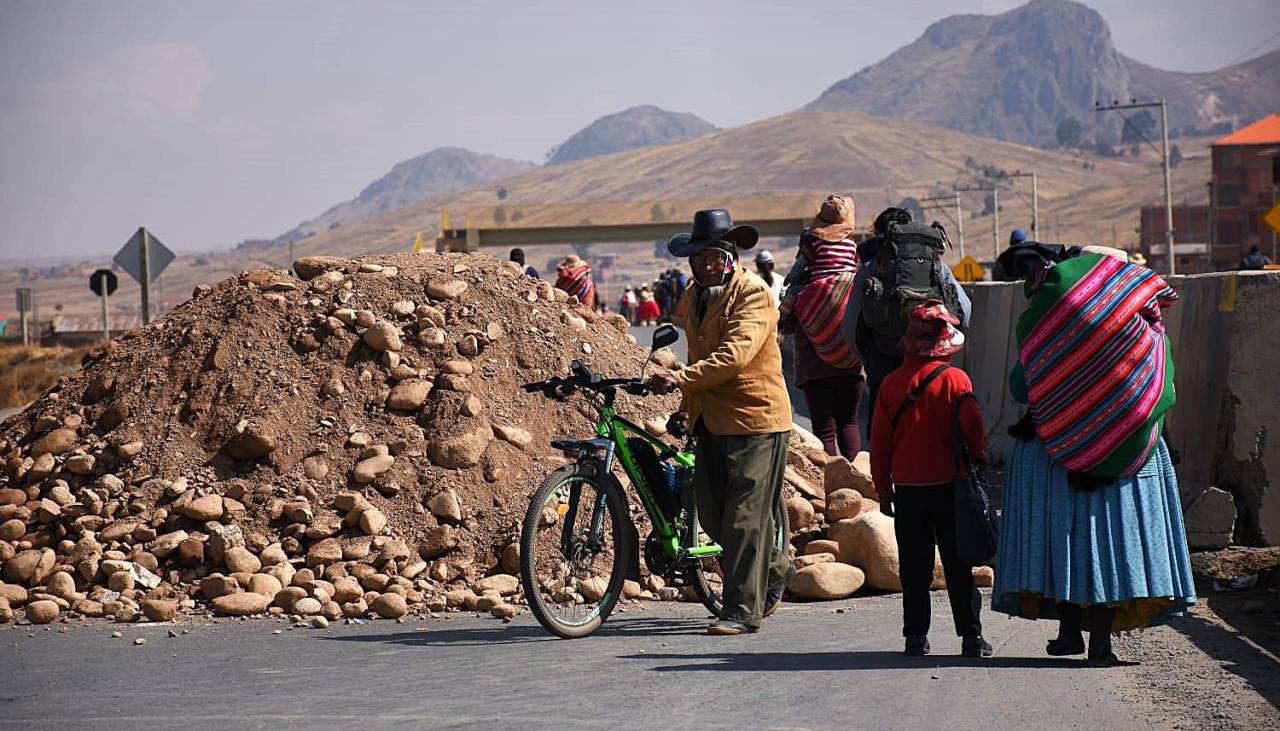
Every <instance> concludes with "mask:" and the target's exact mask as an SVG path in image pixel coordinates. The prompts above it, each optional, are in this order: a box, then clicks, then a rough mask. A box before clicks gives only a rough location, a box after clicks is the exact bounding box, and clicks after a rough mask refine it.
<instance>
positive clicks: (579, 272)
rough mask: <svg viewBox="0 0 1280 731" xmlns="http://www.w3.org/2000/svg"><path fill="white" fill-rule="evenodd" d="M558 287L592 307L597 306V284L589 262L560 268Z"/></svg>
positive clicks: (557, 279)
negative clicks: (592, 279) (573, 266)
mask: <svg viewBox="0 0 1280 731" xmlns="http://www.w3.org/2000/svg"><path fill="white" fill-rule="evenodd" d="M556 289H562V290H564V291H566V292H568V293H569V294H571V295H573V296H574V297H577V298H578V301H579V302H581V303H582V304H584V305H586V306H587V307H589V308H591V309H595V306H596V285H595V282H593V281H591V267H590V266H589V265H587V264H582V265H579V266H577V267H575V268H573V269H559V270H557V276H556Z"/></svg>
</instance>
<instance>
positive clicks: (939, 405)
mask: <svg viewBox="0 0 1280 731" xmlns="http://www.w3.org/2000/svg"><path fill="white" fill-rule="evenodd" d="M959 325H960V319H959V318H958V317H956V316H955V315H953V314H951V312H950V311H949V310H948V309H947V307H946V305H944V304H943V303H942V301H941V300H937V299H929V300H925V301H924V302H922V303H921V304H919V305H917V306H916V307H915V308H914V309H912V311H911V314H910V316H909V318H908V322H907V331H906V333H905V334H904V335H903V337H902V341H901V343H900V345H899V349H900V350H901V352H902V353H903V361H902V365H901V366H900V367H899V368H898V369H896V370H895V371H893V372H892V373H890V374H889V375H888V376H887V377H886V378H885V379H884V383H883V385H882V387H881V393H880V398H879V399H878V400H877V401H876V413H875V417H874V418H873V419H872V420H871V478H872V481H873V482H874V484H875V489H876V494H877V495H879V496H880V512H882V513H884V514H885V515H888V516H890V517H894V533H895V535H896V536H897V541H898V577H899V579H900V580H901V582H902V634H903V637H905V638H906V642H905V649H904V652H905V653H906V654H908V655H927V654H929V637H928V635H929V621H930V614H931V613H932V610H931V609H930V606H929V586H930V584H932V583H933V563H934V558H933V557H934V549H935V548H936V549H937V551H938V553H940V554H941V555H942V568H943V571H944V573H945V574H946V578H947V596H948V598H949V599H950V600H951V616H952V619H953V621H954V622H955V629H956V634H957V635H958V636H960V637H961V638H963V639H962V641H961V654H962V655H963V656H965V657H989V656H990V655H991V653H992V650H991V645H990V643H988V642H987V641H986V640H985V639H983V637H982V622H981V619H980V616H979V615H980V612H981V607H982V595H981V594H980V593H979V592H978V587H977V583H976V582H975V581H974V578H973V566H972V565H970V564H967V563H965V562H964V561H963V560H962V559H961V558H960V557H959V555H958V553H957V547H956V508H955V502H956V501H955V492H954V490H955V481H956V479H957V478H958V477H961V476H963V475H962V473H961V468H960V466H959V464H958V460H957V455H956V453H955V450H953V449H952V445H953V444H955V443H956V435H955V430H956V429H958V430H959V432H960V435H959V436H960V439H961V441H962V444H963V445H964V448H965V450H966V451H967V453H968V454H969V455H972V457H973V459H974V460H975V461H976V462H978V463H980V464H984V463H985V460H986V457H985V452H986V449H987V430H986V427H985V426H983V423H982V411H981V410H980V409H979V408H978V402H977V401H976V400H975V399H974V398H973V384H972V383H971V382H970V380H969V376H968V375H967V374H966V373H965V372H964V371H962V370H960V369H959V368H956V367H954V366H952V365H950V360H951V356H952V354H954V353H956V352H958V351H959V350H960V349H961V348H962V347H964V333H962V332H960V331H959V330H958V329H957V327H958V326H959Z"/></svg>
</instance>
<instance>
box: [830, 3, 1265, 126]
mask: <svg viewBox="0 0 1280 731" xmlns="http://www.w3.org/2000/svg"><path fill="white" fill-rule="evenodd" d="M1278 56H1280V52H1274V53H1271V54H1268V55H1267V56H1263V57H1261V58H1258V59H1254V60H1253V61H1248V62H1245V63H1243V64H1239V65H1237V66H1233V67H1230V68H1227V69H1221V70H1219V71H1215V72H1212V73H1202V74H1188V73H1178V72H1172V71H1163V70H1160V69H1155V68H1152V67H1150V66H1146V65H1144V64H1141V63H1139V62H1137V61H1134V60H1133V59H1131V58H1128V57H1127V56H1125V55H1123V54H1121V53H1120V52H1119V51H1117V50H1116V48H1115V46H1114V44H1113V43H1112V38H1111V29H1110V26H1108V24H1107V22H1106V20H1105V19H1104V18H1103V17H1102V16H1101V15H1100V14H1099V13H1098V12H1097V11H1096V10H1094V9H1092V8H1090V7H1088V6H1086V5H1082V4H1080V3H1077V2H1070V1H1069V0H1035V1H1034V2H1031V3H1028V4H1027V5H1024V6H1022V7H1020V8H1016V9H1014V10H1011V11H1009V12H1007V13H1004V14H1001V15H994V16H987V15H957V16H952V17H949V18H945V19H943V20H941V21H938V22H937V23H934V24H933V25H931V26H930V27H929V28H928V30H926V31H925V33H924V35H923V36H921V37H920V38H919V39H918V40H917V41H915V42H914V43H912V44H910V45H908V46H906V47H904V48H901V49H899V50H897V51H895V52H894V53H893V54H891V55H890V56H889V57H888V58H886V59H884V60H883V61H880V62H879V63H876V64H874V65H872V66H868V67H867V68H865V69H863V70H861V71H859V72H858V73H856V74H854V75H853V76H850V77H849V78H847V79H844V80H843V81H840V82H837V83H836V84H835V85H833V86H832V87H830V88H829V89H827V90H826V91H825V92H823V94H822V95H821V96H820V97H818V99H817V100H815V101H814V102H813V103H812V104H810V105H809V106H810V108H812V109H848V110H856V111H861V112H864V113H868V114H874V115H876V116H882V117H893V118H898V119H910V120H912V121H916V122H923V123H926V124H933V125H937V126H940V127H948V128H951V129H956V130H961V131H965V132H971V133H973V134H979V135H984V136H988V137H995V138H998V139H1002V140H1009V141H1014V142H1023V143H1028V144H1035V145H1041V146H1051V145H1056V144H1058V136H1057V129H1058V125H1059V123H1060V122H1063V121H1064V120H1069V119H1074V120H1077V121H1078V122H1080V125H1081V129H1082V133H1083V134H1082V136H1083V138H1084V139H1086V140H1089V139H1092V138H1095V137H1098V138H1101V139H1107V140H1118V139H1119V125H1120V124H1121V122H1120V120H1119V118H1118V117H1117V116H1116V115H1114V114H1112V115H1099V114H1098V113H1097V112H1095V111H1094V109H1093V104H1094V102H1095V101H1098V100H1113V99H1123V100H1127V99H1131V98H1141V99H1150V98H1158V97H1161V96H1163V97H1166V98H1168V100H1169V105H1170V106H1169V114H1170V126H1171V127H1172V128H1173V129H1174V130H1178V131H1182V130H1184V129H1185V128H1195V130H1208V129H1211V128H1213V127H1214V126H1215V125H1224V124H1226V125H1229V124H1230V123H1232V122H1245V121H1250V120H1252V119H1254V118H1257V117H1258V116H1261V115H1262V114H1263V113H1265V112H1266V111H1270V110H1269V109H1264V107H1265V106H1266V105H1267V103H1268V102H1270V101H1271V100H1270V99H1264V98H1262V97H1263V96H1265V95H1260V94H1258V93H1257V91H1258V90H1259V89H1266V88H1271V89H1274V88H1277V86H1278V85H1280V65H1278V64H1277V63H1276V60H1277V57H1278ZM1188 131H1192V130H1188Z"/></svg>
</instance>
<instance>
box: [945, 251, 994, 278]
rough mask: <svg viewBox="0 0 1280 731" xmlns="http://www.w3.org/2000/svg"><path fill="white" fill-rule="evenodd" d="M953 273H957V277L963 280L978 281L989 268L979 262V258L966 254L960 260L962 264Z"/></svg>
mask: <svg viewBox="0 0 1280 731" xmlns="http://www.w3.org/2000/svg"><path fill="white" fill-rule="evenodd" d="M952 273H953V274H955V275H956V279H959V280H960V281H962V282H977V281H979V280H981V279H982V278H983V277H984V276H985V275H986V273H987V270H986V269H984V268H983V267H982V265H981V264H979V263H978V260H977V259H974V258H973V257H972V256H966V257H965V258H963V259H961V260H960V264H959V265H958V266H957V267H956V268H955V271H954V272H952Z"/></svg>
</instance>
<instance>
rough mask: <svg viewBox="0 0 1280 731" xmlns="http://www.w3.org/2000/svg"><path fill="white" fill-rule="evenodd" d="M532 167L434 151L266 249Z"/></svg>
mask: <svg viewBox="0 0 1280 731" xmlns="http://www.w3.org/2000/svg"><path fill="white" fill-rule="evenodd" d="M535 167H537V165H535V164H534V163H531V162H522V161H520V160H508V159H506V158H503V157H497V156H494V155H485V154H482V153H479V152H472V151H471V150H464V149H462V148H459V147H438V148H436V149H434V150H432V151H430V152H428V153H426V154H423V155H419V156H417V157H415V158H412V159H409V160H405V161H404V162H401V163H397V164H396V165H395V167H393V168H391V172H389V173H387V174H386V175H384V176H382V177H381V178H378V179H377V180H375V181H373V182H372V183H369V184H368V185H367V186H365V188H364V190H362V191H360V194H359V195H357V196H356V197H355V198H353V199H351V200H349V201H346V202H345V203H339V204H338V205H336V206H333V207H332V208H330V209H329V210H327V211H325V212H324V213H322V214H320V215H319V216H317V217H315V218H313V219H310V220H308V221H304V222H302V223H300V224H298V225H297V226H296V227H295V228H294V229H293V230H292V231H289V232H288V233H285V234H283V235H281V236H279V237H277V238H276V239H275V240H274V241H273V242H272V243H274V244H282V243H288V242H289V241H290V240H292V241H298V240H300V239H303V238H306V237H307V236H312V235H314V234H317V233H319V232H321V231H328V230H331V229H335V228H338V227H339V226H343V225H345V224H349V223H352V222H354V221H361V220H364V219H366V218H370V217H372V216H376V215H378V214H380V213H386V212H387V211H390V210H394V209H396V208H400V207H401V206H406V205H409V204H411V203H417V202H419V201H424V200H426V199H428V198H431V197H433V196H438V195H441V194H444V193H448V192H450V191H453V190H458V189H460V188H469V187H471V186H473V185H478V184H480V183H484V182H487V181H490V180H497V179H499V178H507V177H511V176H513V175H519V174H520V173H523V172H527V171H529V170H532V169H533V168H535Z"/></svg>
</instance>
